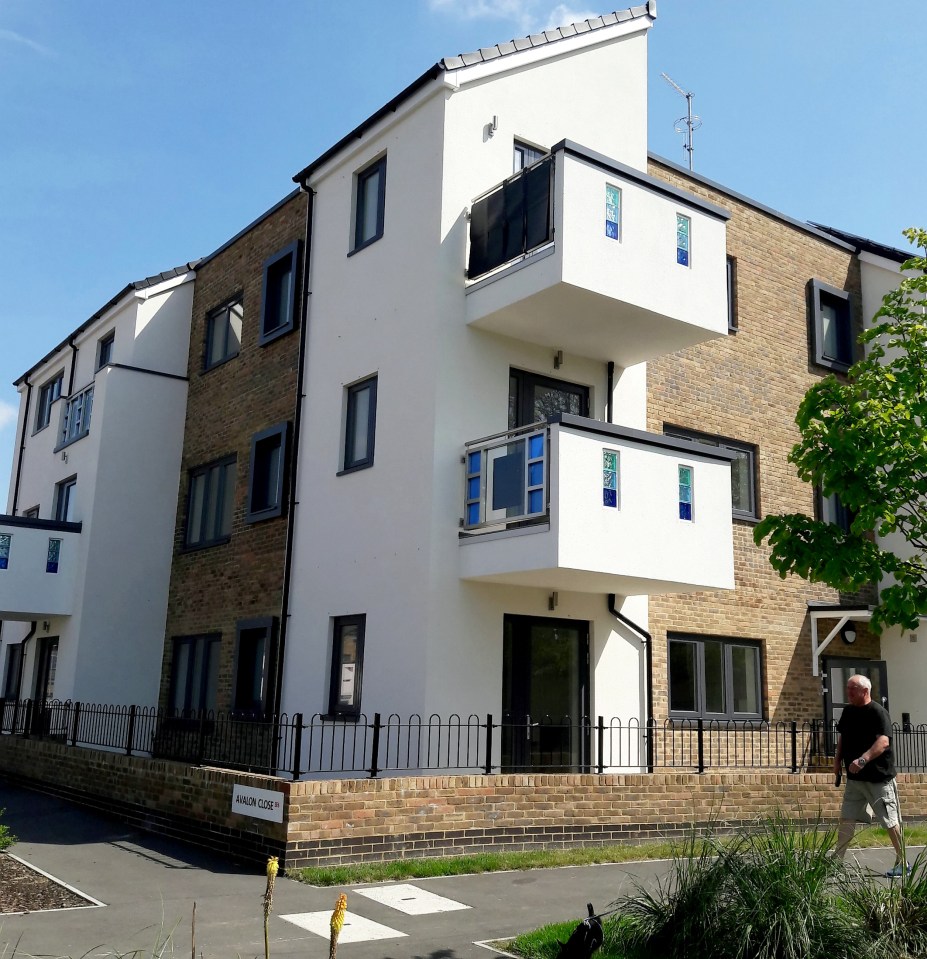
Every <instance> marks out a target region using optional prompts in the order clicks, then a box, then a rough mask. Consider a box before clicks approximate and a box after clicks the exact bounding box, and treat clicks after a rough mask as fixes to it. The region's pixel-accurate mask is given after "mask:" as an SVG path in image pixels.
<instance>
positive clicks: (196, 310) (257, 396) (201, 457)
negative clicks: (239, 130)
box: [161, 193, 308, 709]
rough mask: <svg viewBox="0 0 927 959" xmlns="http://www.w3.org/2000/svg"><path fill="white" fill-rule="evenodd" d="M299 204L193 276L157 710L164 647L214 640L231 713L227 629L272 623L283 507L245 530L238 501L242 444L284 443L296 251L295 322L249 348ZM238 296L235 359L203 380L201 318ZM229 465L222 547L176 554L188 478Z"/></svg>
mask: <svg viewBox="0 0 927 959" xmlns="http://www.w3.org/2000/svg"><path fill="white" fill-rule="evenodd" d="M307 202H308V201H307V197H306V195H305V194H303V193H299V194H297V195H295V196H291V197H289V198H288V199H286V200H285V201H283V202H282V203H281V204H279V205H278V206H277V207H275V208H273V209H272V210H271V211H269V213H268V214H266V215H265V216H264V217H263V218H262V219H260V220H259V221H257V222H256V223H255V224H252V226H250V227H249V228H248V229H246V230H245V231H243V233H242V234H240V235H239V236H237V237H236V238H234V239H233V240H231V241H230V242H229V243H228V245H227V246H225V247H224V248H222V249H220V250H219V251H218V252H217V253H216V254H214V255H213V256H212V257H210V258H208V259H207V260H206V261H205V262H204V263H203V264H201V266H200V267H199V268H198V270H197V276H196V287H195V292H194V299H193V322H192V329H191V339H190V359H189V377H190V388H189V396H188V400H187V416H186V424H185V432H184V447H183V460H182V472H181V478H180V490H179V496H178V501H177V521H176V527H175V536H174V556H173V564H172V569H171V585H170V594H169V600H168V615H167V629H166V633H167V635H166V640H165V647H164V661H163V667H162V678H161V703H162V704H165V703H166V702H167V697H168V690H169V685H170V674H171V657H172V639H173V638H174V637H178V636H191V635H200V634H207V633H212V634H220V635H221V644H220V653H219V674H218V689H217V701H216V706H217V708H219V709H228V708H230V705H231V696H232V692H231V690H232V683H233V681H234V670H235V663H234V658H235V636H236V624H237V623H239V622H240V621H242V620H250V619H256V618H262V617H276V620H277V622H278V623H279V619H280V616H281V606H282V601H283V580H284V555H285V549H286V535H287V518H286V517H287V508H286V506H287V504H286V501H285V502H284V510H283V514H282V515H280V516H278V517H274V518H271V519H265V520H262V521H260V522H255V523H249V522H247V520H246V515H247V494H248V480H249V464H250V457H251V440H252V437H253V436H254V435H255V434H256V433H258V432H260V431H261V430H264V429H267V428H269V427H272V426H276V425H277V424H280V423H284V422H288V423H289V424H290V433H291V437H292V432H293V421H294V415H295V410H296V404H297V393H298V389H297V385H298V382H297V381H298V362H299V343H300V331H299V317H300V316H301V302H300V296H299V292H300V290H302V289H303V288H304V285H305V284H304V282H303V280H302V276H303V269H304V255H303V251H301V254H300V256H299V258H298V269H297V276H296V278H295V285H296V299H297V302H296V304H295V309H296V317H297V323H296V326H295V328H294V329H293V330H292V332H290V333H288V334H286V335H284V336H281V337H279V338H277V339H274V340H272V341H270V342H268V343H266V344H265V345H259V327H260V317H261V298H262V286H263V267H264V263H265V261H266V260H267V259H268V258H269V257H271V256H273V255H274V254H275V253H277V252H279V251H280V250H282V249H284V248H285V247H287V246H288V245H289V244H291V243H294V242H298V241H302V240H303V238H304V236H305V229H306V207H307ZM238 294H241V295H242V298H243V306H244V315H243V319H242V333H241V349H240V352H239V354H238V356H236V357H234V358H232V359H230V360H228V361H226V362H224V363H222V364H220V365H217V366H214V367H212V368H211V369H209V370H206V371H204V369H203V366H204V350H205V336H206V324H207V316H208V315H209V313H210V312H211V311H213V310H214V309H215V308H216V307H218V306H220V305H221V304H223V303H226V302H227V301H229V299H230V298H232V297H234V296H237V295H238ZM230 455H234V456H235V457H236V469H235V474H236V476H235V494H234V512H233V518H232V531H231V537H230V540H229V541H228V542H226V543H221V544H219V545H216V546H210V547H207V548H204V549H193V550H190V549H187V548H185V545H184V541H185V527H186V516H187V500H188V488H189V475H190V473H189V471H190V470H191V469H195V468H197V467H200V466H203V465H205V464H207V463H209V462H211V461H213V460H216V459H219V458H221V457H225V456H230Z"/></svg>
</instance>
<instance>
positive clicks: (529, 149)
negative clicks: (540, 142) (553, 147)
mask: <svg viewBox="0 0 927 959" xmlns="http://www.w3.org/2000/svg"><path fill="white" fill-rule="evenodd" d="M549 153H550V150H545V149H543V148H542V147H538V146H534V144H532V143H527V142H526V141H525V140H519V139H518V138H517V137H516V138H515V139H514V140H513V141H512V173H518V171H519V170H524V169H525V167H529V166H531V164H532V163H537V162H538V160H543V159H544V157H546V156H547V155H548V154H549Z"/></svg>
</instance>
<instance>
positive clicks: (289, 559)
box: [271, 189, 315, 716]
mask: <svg viewBox="0 0 927 959" xmlns="http://www.w3.org/2000/svg"><path fill="white" fill-rule="evenodd" d="M306 193H307V203H306V229H305V239H304V241H303V284H302V286H303V301H302V304H301V306H300V319H299V353H298V355H297V358H296V409H295V410H294V412H293V436H292V438H291V440H290V471H289V473H290V475H289V477H288V485H289V491H288V497H289V512H288V514H287V520H286V545H285V546H284V553H283V595H282V596H281V599H280V634H279V636H278V638H277V663H276V670H275V673H276V675H275V676H274V690H273V696H272V697H271V701H272V703H273V715H275V716H278V715H280V706H281V703H282V699H283V658H284V651H285V649H286V639H287V632H288V627H289V624H290V612H289V610H290V584H291V581H292V578H293V568H292V567H293V539H294V535H295V529H296V507H297V506H298V505H299V504H298V503H297V501H296V479H297V469H298V466H299V432H300V424H301V423H302V411H303V400H304V399H305V394H304V393H303V374H304V371H305V367H306V338H307V336H308V330H307V328H308V326H309V297H310V295H311V291H310V289H309V280H310V273H309V257H310V255H311V253H312V213H313V200H314V199H315V194H314V193H313V192H312V190H308V189H307V190H306Z"/></svg>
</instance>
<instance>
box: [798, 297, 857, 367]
mask: <svg viewBox="0 0 927 959" xmlns="http://www.w3.org/2000/svg"><path fill="white" fill-rule="evenodd" d="M809 297H810V310H811V331H812V342H813V344H814V362H815V363H817V364H818V365H819V366H826V367H827V368H828V369H831V370H835V371H837V372H842V373H845V372H846V371H847V370H848V369H849V368H850V367H851V366H852V365H853V326H852V316H851V313H850V294H849V293H847V292H846V291H845V290H838V289H837V288H836V287H833V286H828V285H827V284H826V283H821V282H820V280H812V281H811V283H810V284H809Z"/></svg>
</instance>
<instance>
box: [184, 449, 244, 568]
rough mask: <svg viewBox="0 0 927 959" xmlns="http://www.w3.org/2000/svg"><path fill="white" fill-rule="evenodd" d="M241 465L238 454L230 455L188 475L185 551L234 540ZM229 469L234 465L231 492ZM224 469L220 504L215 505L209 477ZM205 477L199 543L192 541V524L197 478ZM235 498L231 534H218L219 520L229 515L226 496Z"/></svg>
mask: <svg viewBox="0 0 927 959" xmlns="http://www.w3.org/2000/svg"><path fill="white" fill-rule="evenodd" d="M236 464H237V458H236V456H235V455H234V454H232V455H230V456H223V457H220V458H219V459H216V460H212V461H211V462H209V463H204V464H203V465H202V466H197V467H195V468H193V469H191V470H190V471H189V473H188V478H187V506H186V509H185V511H184V526H183V548H184V550H196V549H208V548H209V547H211V546H219V545H221V544H222V543H227V542H228V541H229V540H230V539H231V538H232V526H233V525H234V509H235V499H234V497H235V480H236V479H237V477H236V476H235V466H236ZM228 466H232V471H231V475H232V484H231V486H232V488H231V490H228V489H227V488H226V487H227V485H228V484H227V483H226V477H227V476H228V475H229V474H228V472H227V471H226V468H227V467H228ZM217 469H221V470H222V471H223V472H222V474H221V475H220V477H219V480H218V487H217V498H218V501H219V502H218V504H213V503H212V502H211V500H210V499H209V496H208V494H209V486H210V483H209V474H210V473H211V472H212V471H213V470H217ZM199 476H204V477H206V479H205V481H204V487H203V508H202V516H201V520H200V533H201V534H202V538H200V539H197V540H191V538H190V523H191V521H192V518H193V517H192V513H193V484H194V481H195V480H196V478H197V477H199ZM228 496H231V497H232V503H231V512H230V520H229V530H228V532H219V533H218V534H217V533H216V527H217V524H218V521H219V517H220V516H221V515H224V514H225V509H224V506H225V504H226V497H228Z"/></svg>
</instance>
